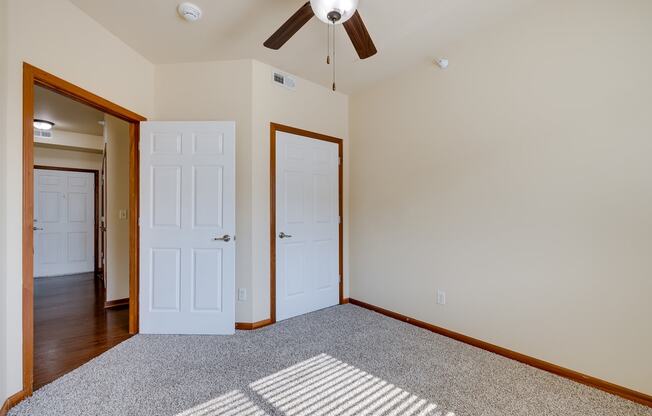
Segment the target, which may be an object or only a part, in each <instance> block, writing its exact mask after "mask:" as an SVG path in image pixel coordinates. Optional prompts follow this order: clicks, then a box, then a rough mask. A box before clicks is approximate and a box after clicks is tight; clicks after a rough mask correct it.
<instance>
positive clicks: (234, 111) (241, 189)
mask: <svg viewBox="0 0 652 416" xmlns="http://www.w3.org/2000/svg"><path fill="white" fill-rule="evenodd" d="M271 71H272V68H271V67H269V66H268V65H265V64H262V63H260V62H257V61H251V60H241V61H226V62H204V63H192V64H179V65H161V66H158V67H157V69H156V86H157V88H156V91H157V92H156V111H155V114H156V117H155V118H156V119H157V120H235V121H236V137H237V139H236V147H237V150H236V166H237V168H236V169H237V173H236V177H237V183H236V194H237V197H236V213H237V214H236V215H237V236H238V240H237V252H236V258H237V265H236V287H237V288H245V289H246V290H247V301H244V302H242V301H237V302H236V321H238V322H257V321H261V320H264V319H267V318H269V278H270V277H269V123H270V122H272V121H273V122H277V123H284V124H289V125H292V126H295V127H300V128H304V129H307V130H314V131H317V132H320V133H324V134H330V135H334V136H338V137H342V138H344V139H346V138H347V136H348V134H347V133H348V98H347V97H346V96H345V95H342V94H339V93H336V94H334V93H333V92H332V91H330V90H328V89H327V88H324V87H322V86H319V85H316V84H314V83H311V82H308V81H304V80H301V79H298V85H297V89H296V90H295V91H289V90H286V89H285V88H282V87H279V86H276V85H274V84H272V82H271ZM188 80H192V82H188ZM347 143H348V142H347ZM347 150H348V149H346V148H345V151H347ZM347 153H348V151H347ZM347 175H348V170H347ZM347 178H348V176H347ZM345 183H346V190H347V191H348V181H345ZM347 199H348V198H347ZM346 220H347V216H345V221H346ZM346 222H347V223H348V221H346ZM347 231H348V227H347Z"/></svg>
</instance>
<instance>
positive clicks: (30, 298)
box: [21, 62, 147, 396]
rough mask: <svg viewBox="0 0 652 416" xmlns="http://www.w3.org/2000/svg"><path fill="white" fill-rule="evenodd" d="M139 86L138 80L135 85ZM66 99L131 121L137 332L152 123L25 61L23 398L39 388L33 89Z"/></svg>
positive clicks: (132, 293)
mask: <svg viewBox="0 0 652 416" xmlns="http://www.w3.org/2000/svg"><path fill="white" fill-rule="evenodd" d="M134 82H135V81H134ZM36 85H38V86H40V87H43V88H47V89H49V90H51V91H54V92H56V93H58V94H61V95H64V96H66V97H68V98H71V99H73V100H75V101H78V102H80V103H82V104H86V105H88V106H91V107H93V108H95V109H97V110H100V111H102V112H104V113H107V114H110V115H112V116H115V117H117V118H119V119H122V120H124V121H126V122H128V123H129V141H130V143H129V333H131V334H136V333H138V266H139V264H138V262H139V257H138V237H139V231H138V214H139V185H140V182H139V173H140V172H139V154H138V141H139V138H140V123H141V122H142V121H146V120H147V119H146V118H145V117H143V116H141V115H139V114H136V113H134V112H132V111H129V110H127V109H126V108H124V107H121V106H119V105H117V104H114V103H112V102H111V101H108V100H106V99H104V98H102V97H100V96H98V95H95V94H93V93H91V92H89V91H87V90H84V89H83V88H80V87H78V86H76V85H74V84H72V83H70V82H68V81H65V80H63V79H61V78H59V77H57V76H55V75H52V74H50V73H48V72H46V71H44V70H42V69H39V68H36V67H34V66H32V65H30V64H28V63H25V62H24V63H23V224H22V227H23V237H22V243H23V255H22V257H23V258H22V266H23V296H22V300H23V317H22V326H23V391H22V392H21V393H22V394H23V395H25V396H28V395H30V394H32V392H33V384H34V254H33V248H34V236H33V231H32V227H33V225H34V126H33V120H34V86H36Z"/></svg>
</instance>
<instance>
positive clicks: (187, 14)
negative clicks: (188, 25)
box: [177, 3, 201, 22]
mask: <svg viewBox="0 0 652 416" xmlns="http://www.w3.org/2000/svg"><path fill="white" fill-rule="evenodd" d="M177 12H178V13H179V16H181V17H183V18H184V19H185V20H186V21H188V22H196V21H197V20H199V19H201V9H200V8H199V6H197V5H194V4H192V3H181V4H180V5H179V7H178V8H177Z"/></svg>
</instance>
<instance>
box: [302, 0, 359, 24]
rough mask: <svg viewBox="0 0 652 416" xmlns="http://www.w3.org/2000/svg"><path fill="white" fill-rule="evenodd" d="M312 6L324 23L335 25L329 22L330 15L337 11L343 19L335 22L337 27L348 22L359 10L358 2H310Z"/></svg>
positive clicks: (337, 0) (326, 0)
mask: <svg viewBox="0 0 652 416" xmlns="http://www.w3.org/2000/svg"><path fill="white" fill-rule="evenodd" d="M310 6H311V7H312V11H313V12H314V13H315V16H317V18H319V20H321V21H322V22H324V23H328V24H329V25H330V24H333V22H331V21H330V20H328V13H330V12H332V11H336V12H338V13H339V14H341V15H342V18H341V19H340V20H338V21H336V22H335V24H336V25H339V24H341V23H344V22H346V21H347V20H349V19H350V18H351V17H352V16H353V15H354V14H355V11H356V9H357V8H358V0H310Z"/></svg>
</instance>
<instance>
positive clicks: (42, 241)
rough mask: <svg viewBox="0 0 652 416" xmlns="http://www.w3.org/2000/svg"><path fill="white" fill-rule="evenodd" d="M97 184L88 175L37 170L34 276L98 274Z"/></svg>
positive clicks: (90, 175)
mask: <svg viewBox="0 0 652 416" xmlns="http://www.w3.org/2000/svg"><path fill="white" fill-rule="evenodd" d="M94 188H95V181H94V175H93V174H92V173H88V172H68V171H59V170H44V169H35V170H34V276H35V277H44V276H63V275H69V274H77V273H87V272H93V271H94V270H95V257H94V256H95V252H94V241H95V240H94V239H95V226H94V224H95V191H94Z"/></svg>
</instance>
